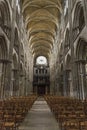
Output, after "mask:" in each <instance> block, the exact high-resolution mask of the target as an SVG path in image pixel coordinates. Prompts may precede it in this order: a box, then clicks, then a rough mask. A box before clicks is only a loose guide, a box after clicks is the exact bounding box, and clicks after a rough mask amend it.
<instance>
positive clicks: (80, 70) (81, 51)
mask: <svg viewBox="0 0 87 130" xmlns="http://www.w3.org/2000/svg"><path fill="white" fill-rule="evenodd" d="M76 58H77V61H76V63H77V79H78V80H77V81H78V83H77V85H78V94H79V98H81V99H84V98H85V97H87V87H86V86H87V76H86V75H87V42H86V41H84V40H83V39H80V40H79V41H78V45H77V50H76Z"/></svg>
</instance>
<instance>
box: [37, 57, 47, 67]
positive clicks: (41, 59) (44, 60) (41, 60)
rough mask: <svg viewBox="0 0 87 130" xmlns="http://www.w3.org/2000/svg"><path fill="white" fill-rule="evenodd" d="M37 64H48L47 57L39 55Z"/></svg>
mask: <svg viewBox="0 0 87 130" xmlns="http://www.w3.org/2000/svg"><path fill="white" fill-rule="evenodd" d="M36 64H37V65H47V58H46V57H44V56H39V57H37V59H36Z"/></svg>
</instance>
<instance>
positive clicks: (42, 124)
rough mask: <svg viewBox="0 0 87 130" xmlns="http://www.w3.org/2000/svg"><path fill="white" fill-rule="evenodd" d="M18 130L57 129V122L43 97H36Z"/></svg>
mask: <svg viewBox="0 0 87 130" xmlns="http://www.w3.org/2000/svg"><path fill="white" fill-rule="evenodd" d="M19 130H59V127H58V123H57V121H56V119H55V117H54V116H53V114H52V112H51V110H50V108H49V106H48V105H47V103H46V101H45V100H44V98H41V97H40V98H38V99H37V100H36V101H35V103H34V104H33V106H32V108H31V110H30V111H29V113H28V115H27V116H26V118H25V120H24V122H23V123H22V125H21V126H20V127H19Z"/></svg>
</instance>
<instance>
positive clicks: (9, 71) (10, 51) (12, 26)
mask: <svg viewBox="0 0 87 130" xmlns="http://www.w3.org/2000/svg"><path fill="white" fill-rule="evenodd" d="M15 19H16V0H14V1H13V8H12V23H11V42H10V47H9V59H10V61H11V62H9V65H8V84H7V90H8V91H9V97H10V96H11V93H10V91H11V87H12V77H11V76H12V60H13V47H14V37H15V33H14V32H15Z"/></svg>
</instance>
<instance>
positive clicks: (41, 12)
mask: <svg viewBox="0 0 87 130" xmlns="http://www.w3.org/2000/svg"><path fill="white" fill-rule="evenodd" d="M22 7H23V15H24V19H25V26H26V29H27V31H28V36H29V45H30V47H31V49H32V53H33V55H34V56H35V57H36V56H39V55H44V56H46V57H49V55H50V53H51V51H52V47H53V44H54V42H55V38H56V35H57V30H58V22H59V18H60V14H61V0H22Z"/></svg>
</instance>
